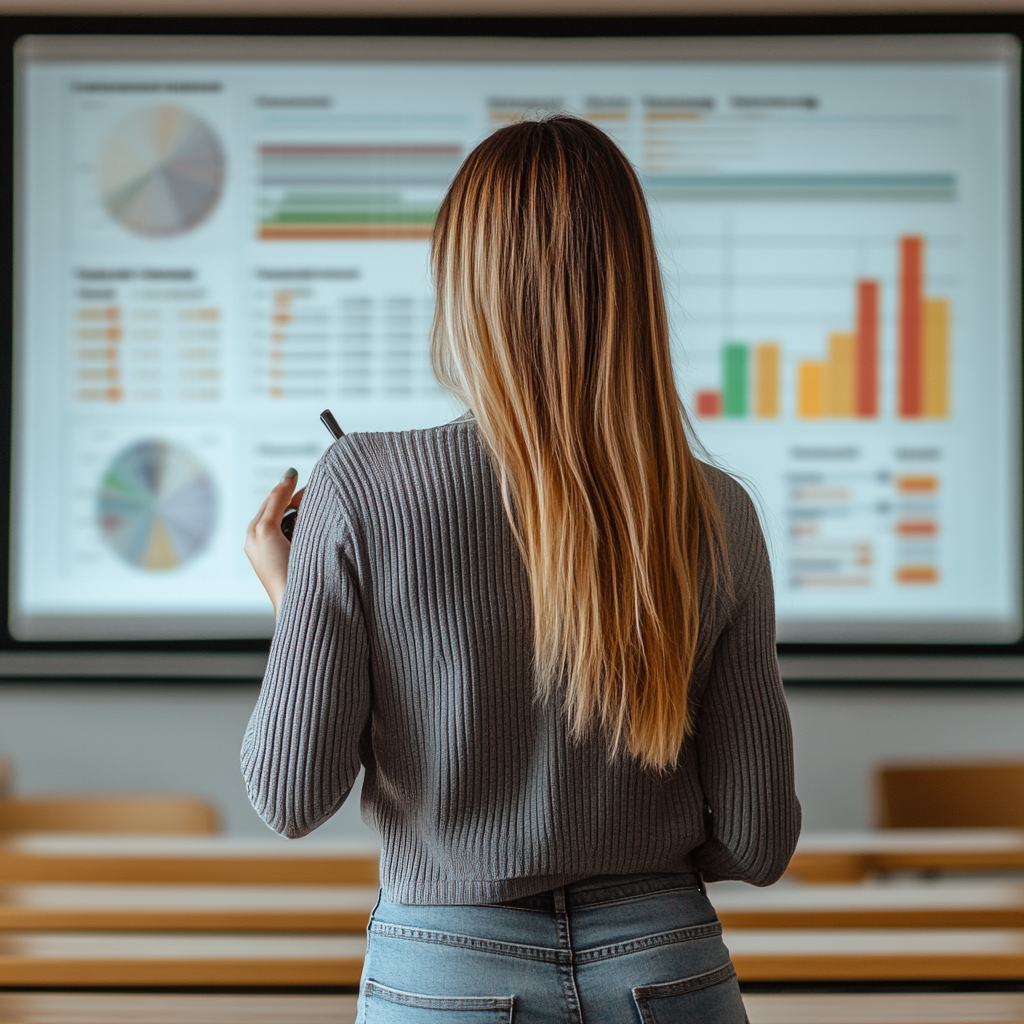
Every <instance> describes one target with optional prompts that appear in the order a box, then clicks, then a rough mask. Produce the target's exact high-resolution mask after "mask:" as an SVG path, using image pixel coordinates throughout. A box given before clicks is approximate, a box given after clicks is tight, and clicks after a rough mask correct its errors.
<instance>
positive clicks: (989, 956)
mask: <svg viewBox="0 0 1024 1024" xmlns="http://www.w3.org/2000/svg"><path fill="white" fill-rule="evenodd" d="M725 944H726V945H727V946H728V947H729V951H730V952H731V954H732V959H733V963H734V964H735V965H736V973H737V974H738V975H739V978H740V981H750V982H754V981H833V982H839V981H896V980H898V981H935V980H946V981H966V980H981V979H984V980H991V981H1011V980H1012V981H1018V980H1021V979H1024V930H1016V929H997V928H992V929H973V930H968V929H945V928H927V929H926V928H921V929H902V928H890V929H886V930H874V929H868V928H851V929H845V930H838V929H837V930H825V929H820V930H819V929H785V928H781V929H780V928H776V929H753V928H751V929H746V928H728V929H726V931H725Z"/></svg>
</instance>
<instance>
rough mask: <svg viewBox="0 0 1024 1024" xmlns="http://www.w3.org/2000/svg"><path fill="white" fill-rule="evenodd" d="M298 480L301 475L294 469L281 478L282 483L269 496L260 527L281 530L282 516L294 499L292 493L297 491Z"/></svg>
mask: <svg viewBox="0 0 1024 1024" xmlns="http://www.w3.org/2000/svg"><path fill="white" fill-rule="evenodd" d="M298 478H299V474H298V473H297V472H296V471H295V470H294V469H289V470H288V471H287V472H286V473H285V475H284V476H283V477H282V478H281V482H280V483H279V484H278V485H277V486H276V487H275V488H274V489H273V490H272V491H271V492H270V494H268V495H267V500H266V502H265V503H264V507H263V514H262V515H261V516H260V521H259V524H258V525H259V526H261V527H263V528H264V529H266V528H268V527H269V526H271V525H272V526H273V527H274V529H279V528H280V526H281V516H283V515H284V512H285V509H286V508H287V507H288V502H289V501H291V499H292V492H293V491H294V490H295V484H296V482H297V481H298Z"/></svg>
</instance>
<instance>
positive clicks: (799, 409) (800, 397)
mask: <svg viewBox="0 0 1024 1024" xmlns="http://www.w3.org/2000/svg"><path fill="white" fill-rule="evenodd" d="M796 414H797V416H799V417H801V419H817V418H818V417H819V416H824V415H825V364H824V363H814V362H803V363H797V367H796Z"/></svg>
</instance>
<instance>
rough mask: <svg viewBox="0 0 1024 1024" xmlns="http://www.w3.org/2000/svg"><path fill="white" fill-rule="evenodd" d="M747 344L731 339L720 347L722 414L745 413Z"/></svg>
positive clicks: (739, 414)
mask: <svg viewBox="0 0 1024 1024" xmlns="http://www.w3.org/2000/svg"><path fill="white" fill-rule="evenodd" d="M747 359H748V350H747V346H746V345H744V344H742V343H740V342H735V341H731V342H729V343H728V344H727V345H725V346H724V347H723V349H722V414H723V415H725V416H746V415H747V392H748V387H747V377H748V374H747Z"/></svg>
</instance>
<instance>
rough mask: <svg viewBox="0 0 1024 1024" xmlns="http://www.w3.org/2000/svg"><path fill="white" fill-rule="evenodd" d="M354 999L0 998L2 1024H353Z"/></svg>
mask: <svg viewBox="0 0 1024 1024" xmlns="http://www.w3.org/2000/svg"><path fill="white" fill-rule="evenodd" d="M355 1019H356V997H355V996H293V995H287V996H275V995H258V996H257V995H253V996H244V995H177V994H175V995H163V994H161V995H155V994H150V993H145V994H143V993H132V992H0V1022H2V1024H353V1021H355Z"/></svg>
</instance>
